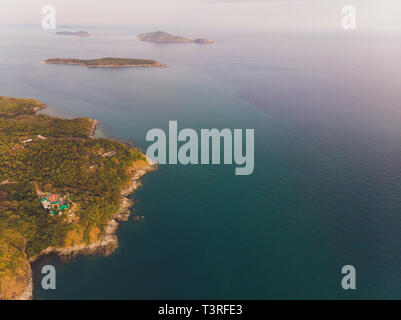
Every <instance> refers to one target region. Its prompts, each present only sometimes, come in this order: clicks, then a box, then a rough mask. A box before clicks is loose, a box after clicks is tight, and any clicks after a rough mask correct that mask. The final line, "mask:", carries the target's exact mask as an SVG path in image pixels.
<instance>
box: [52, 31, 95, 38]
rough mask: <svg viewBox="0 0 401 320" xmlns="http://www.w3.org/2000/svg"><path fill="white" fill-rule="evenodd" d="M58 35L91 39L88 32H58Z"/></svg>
mask: <svg viewBox="0 0 401 320" xmlns="http://www.w3.org/2000/svg"><path fill="white" fill-rule="evenodd" d="M56 34H57V35H60V36H77V37H89V36H90V33H89V32H87V31H76V32H71V31H58V32H56Z"/></svg>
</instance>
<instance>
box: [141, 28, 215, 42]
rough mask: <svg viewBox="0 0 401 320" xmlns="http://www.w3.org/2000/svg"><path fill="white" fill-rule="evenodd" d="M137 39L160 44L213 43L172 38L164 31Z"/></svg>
mask: <svg viewBox="0 0 401 320" xmlns="http://www.w3.org/2000/svg"><path fill="white" fill-rule="evenodd" d="M138 39H139V40H141V41H149V42H161V43H190V42H195V43H198V44H210V43H214V41H213V40H209V39H203V38H199V39H195V40H191V39H188V38H185V37H180V36H174V35H172V34H169V33H167V32H164V31H156V32H148V33H141V34H139V35H138Z"/></svg>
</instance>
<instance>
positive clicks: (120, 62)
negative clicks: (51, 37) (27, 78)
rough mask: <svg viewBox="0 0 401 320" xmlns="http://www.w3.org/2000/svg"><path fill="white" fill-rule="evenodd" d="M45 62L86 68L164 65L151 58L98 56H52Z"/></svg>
mask: <svg viewBox="0 0 401 320" xmlns="http://www.w3.org/2000/svg"><path fill="white" fill-rule="evenodd" d="M44 63H46V64H70V65H80V66H84V67H87V68H124V67H159V68H161V67H166V65H165V64H163V63H161V62H158V61H155V60H151V59H130V58H112V57H106V58H100V59H89V60H85V59H72V58H52V59H47V60H45V61H44Z"/></svg>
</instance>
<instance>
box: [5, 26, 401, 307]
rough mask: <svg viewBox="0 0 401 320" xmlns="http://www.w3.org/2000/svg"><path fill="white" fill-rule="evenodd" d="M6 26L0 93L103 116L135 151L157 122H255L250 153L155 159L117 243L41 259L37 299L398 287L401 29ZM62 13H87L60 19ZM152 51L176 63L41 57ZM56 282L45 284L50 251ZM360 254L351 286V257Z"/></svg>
mask: <svg viewBox="0 0 401 320" xmlns="http://www.w3.org/2000/svg"><path fill="white" fill-rule="evenodd" d="M81 29H83V30H87V31H89V32H90V33H91V37H87V38H79V37H73V36H58V35H56V34H55V33H54V32H51V31H46V30H43V29H41V28H40V26H5V25H3V26H1V27H0V38H1V41H0V75H1V76H0V95H3V96H14V97H31V98H35V99H39V100H41V101H42V102H44V103H46V104H47V109H46V110H45V112H46V113H48V114H50V115H54V116H60V117H65V118H73V117H91V118H94V119H97V120H98V121H99V128H98V131H97V133H96V135H97V136H98V137H108V138H113V139H118V140H123V141H130V142H132V144H133V145H134V146H136V147H138V148H140V149H141V150H142V151H146V149H147V147H148V146H149V145H150V142H147V141H146V134H147V132H148V131H149V130H151V129H153V128H161V129H163V130H165V131H166V132H167V131H168V121H169V120H172V121H177V123H178V128H179V130H181V129H184V128H192V129H194V130H196V131H197V132H200V130H201V129H213V128H217V129H224V128H228V129H231V130H233V129H254V130H255V131H254V132H255V146H254V147H255V149H254V150H255V153H254V158H255V166H254V171H253V173H252V174H251V175H247V176H237V175H235V165H234V164H232V165H229V164H220V165H181V164H178V165H168V164H166V165H160V166H159V168H158V169H157V171H155V172H152V173H150V174H148V175H146V176H145V177H144V178H143V186H142V187H141V188H140V189H139V190H138V191H136V192H135V193H134V194H133V195H132V196H131V197H132V198H133V199H134V201H135V205H134V206H133V208H132V211H133V212H134V213H135V214H136V215H140V216H144V221H143V223H135V222H134V221H132V220H130V221H128V222H126V223H123V224H121V225H120V227H119V229H118V232H117V236H118V240H119V247H118V249H117V250H116V251H115V252H114V253H113V254H112V255H111V256H107V257H105V256H82V257H78V258H77V259H74V260H72V261H70V262H68V263H62V262H60V261H59V260H58V259H57V258H55V257H48V258H46V259H44V260H42V261H41V262H40V265H38V266H36V267H35V277H34V282H35V283H34V299H37V300H44V299H364V298H367V299H392V298H396V299H400V298H401V87H400V85H401V37H400V34H396V33H373V32H372V33H369V32H366V33H365V32H355V31H338V32H304V31H291V32H290V31H287V32H283V31H274V30H270V31H263V30H235V29H229V28H222V29H212V28H210V29H197V28H183V27H177V26H176V27H173V28H171V29H168V30H165V31H168V32H171V33H173V34H179V35H183V36H187V37H190V38H198V37H204V38H210V39H213V40H215V41H216V42H215V43H214V44H211V45H198V44H195V43H185V44H155V43H149V42H141V41H139V40H138V39H137V37H136V35H137V34H139V33H141V32H148V31H156V30H158V27H157V26H155V28H154V30H152V28H150V27H149V26H147V27H139V26H138V27H104V26H86V27H85V26H84V27H82V28H80V29H78V30H81ZM63 30H77V29H76V27H74V28H73V27H68V26H67V27H66V28H65V29H63ZM56 57H68V58H81V59H93V58H101V57H126V58H149V59H155V60H158V61H161V62H163V63H165V64H167V66H168V67H167V68H124V69H88V68H85V67H81V66H67V65H47V64H43V63H41V62H42V61H44V60H45V59H47V58H56ZM49 264H50V265H53V266H55V268H56V272H57V273H56V290H44V289H42V287H41V277H42V275H41V273H40V269H41V266H42V265H49ZM346 265H351V266H353V267H354V268H355V271H356V289H355V290H344V289H343V287H342V284H341V283H342V280H343V277H344V276H345V275H344V274H342V268H343V266H346Z"/></svg>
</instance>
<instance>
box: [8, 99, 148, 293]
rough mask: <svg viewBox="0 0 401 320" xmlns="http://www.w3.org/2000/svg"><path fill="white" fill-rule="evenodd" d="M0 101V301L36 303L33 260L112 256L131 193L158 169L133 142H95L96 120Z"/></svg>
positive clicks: (31, 101) (36, 104) (38, 104)
mask: <svg viewBox="0 0 401 320" xmlns="http://www.w3.org/2000/svg"><path fill="white" fill-rule="evenodd" d="M43 108H45V105H44V104H43V103H42V102H40V101H37V100H34V99H22V98H10V97H1V96H0V299H31V298H32V288H33V283H32V271H31V263H33V262H35V260H37V259H38V258H39V257H41V256H43V255H47V254H57V255H59V256H60V257H61V259H62V260H69V259H71V258H73V257H75V256H76V255H78V254H95V253H102V254H111V253H112V252H113V250H114V249H115V248H116V247H117V246H118V240H117V237H116V235H115V231H116V229H117V226H118V224H119V222H120V221H126V220H127V219H128V216H129V215H130V210H129V207H130V206H131V205H132V201H131V200H130V199H128V198H127V197H126V196H127V195H129V194H130V193H132V192H133V191H134V190H136V189H137V188H138V187H139V186H140V178H141V177H142V176H143V175H144V174H146V173H147V172H149V171H152V170H154V169H155V164H152V163H149V162H148V161H147V159H146V156H144V155H143V154H142V153H141V152H139V151H138V150H137V149H134V148H133V147H131V146H129V145H128V144H124V143H120V142H117V141H114V140H109V139H100V138H93V133H94V130H95V128H96V125H97V121H96V120H93V119H90V118H77V119H62V118H57V117H51V116H49V115H46V114H38V113H37V111H38V110H40V109H43Z"/></svg>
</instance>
